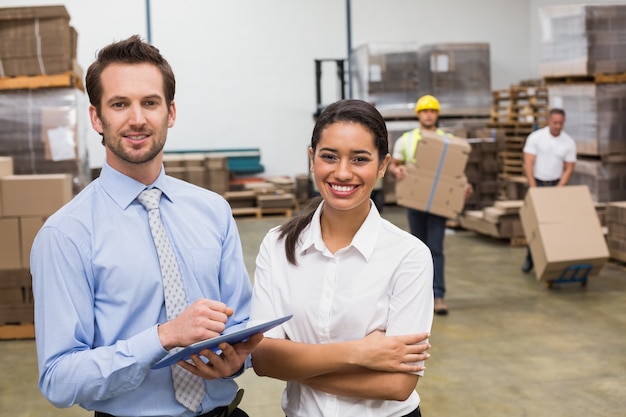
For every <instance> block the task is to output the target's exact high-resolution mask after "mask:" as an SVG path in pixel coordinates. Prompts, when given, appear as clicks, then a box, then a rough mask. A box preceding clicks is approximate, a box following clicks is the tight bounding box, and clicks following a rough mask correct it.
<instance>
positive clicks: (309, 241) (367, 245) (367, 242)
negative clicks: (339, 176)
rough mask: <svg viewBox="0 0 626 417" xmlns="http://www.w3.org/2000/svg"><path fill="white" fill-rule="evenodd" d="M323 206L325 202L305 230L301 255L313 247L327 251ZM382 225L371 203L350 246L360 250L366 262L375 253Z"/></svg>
mask: <svg viewBox="0 0 626 417" xmlns="http://www.w3.org/2000/svg"><path fill="white" fill-rule="evenodd" d="M323 206H324V202H323V201H322V203H321V204H320V205H319V206H318V207H317V209H316V210H315V213H314V214H313V218H312V219H311V223H310V224H309V225H308V226H307V227H306V228H305V229H304V230H303V233H302V246H301V247H300V254H304V252H306V250H307V249H309V248H311V247H312V246H313V247H314V248H315V249H316V250H318V251H320V252H324V250H325V249H326V245H324V241H323V240H322V227H321V225H320V217H321V214H322V210H323ZM382 224H383V221H382V218H381V217H380V213H378V210H377V209H376V206H375V205H374V203H372V202H370V211H369V213H368V215H367V217H366V218H365V221H364V222H363V224H362V225H361V227H360V228H359V230H358V231H357V233H356V234H355V235H354V238H352V243H351V244H350V246H349V247H354V248H355V249H356V250H358V251H359V252H360V253H361V255H363V257H364V258H365V260H366V261H369V259H370V258H371V257H372V255H373V253H374V248H375V247H376V241H377V240H378V235H379V234H380V231H381V229H382Z"/></svg>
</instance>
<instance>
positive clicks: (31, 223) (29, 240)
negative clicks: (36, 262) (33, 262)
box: [20, 216, 46, 269]
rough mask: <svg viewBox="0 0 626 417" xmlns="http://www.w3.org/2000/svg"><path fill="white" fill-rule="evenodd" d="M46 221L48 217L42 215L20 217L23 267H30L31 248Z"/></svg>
mask: <svg viewBox="0 0 626 417" xmlns="http://www.w3.org/2000/svg"><path fill="white" fill-rule="evenodd" d="M45 221H46V218H45V217H42V216H33V217H30V216H25V217H20V246H21V253H22V257H21V259H22V268H23V269H30V250H31V248H32V246H33V241H34V240H35V236H36V235H37V233H38V232H39V229H41V227H42V226H43V224H44V222H45Z"/></svg>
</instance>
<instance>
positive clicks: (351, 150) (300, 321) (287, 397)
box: [250, 100, 433, 417]
mask: <svg viewBox="0 0 626 417" xmlns="http://www.w3.org/2000/svg"><path fill="white" fill-rule="evenodd" d="M309 157H310V164H311V170H312V172H313V178H314V180H315V184H316V186H317V188H318V190H319V191H320V194H321V198H320V199H319V200H317V202H315V203H314V204H312V205H311V207H310V208H309V209H308V210H305V211H304V213H303V214H302V215H301V216H299V217H296V218H294V219H291V220H290V221H288V222H287V223H285V224H284V225H282V226H279V227H277V228H274V229H272V230H270V232H269V233H268V234H267V235H266V236H265V238H264V240H263V242H262V244H261V248H260V252H259V255H258V257H257V265H256V271H255V278H254V293H253V301H252V312H251V316H250V320H251V322H252V323H260V322H263V321H268V320H271V319H274V318H276V317H279V316H283V315H287V314H293V318H292V319H291V320H289V321H288V322H286V323H284V324H283V325H281V326H280V327H277V328H275V329H272V330H270V331H268V332H267V333H265V336H266V337H265V338H264V339H263V340H262V341H261V342H260V343H259V345H258V346H257V348H256V350H255V351H254V352H253V355H252V362H253V366H254V369H255V371H256V372H257V374H259V375H263V376H270V377H273V378H277V379H281V380H284V381H287V388H286V390H285V393H284V396H283V398H284V400H283V410H284V412H285V415H287V416H289V417H295V416H306V415H377V416H392V415H394V416H396V415H400V416H419V415H420V414H419V413H420V412H419V402H420V400H419V395H418V394H417V392H416V391H415V387H416V384H417V381H418V379H419V377H420V376H421V375H423V372H424V369H425V368H424V361H425V360H426V359H427V358H428V357H429V354H428V353H427V352H426V351H427V350H428V349H429V347H430V345H429V343H428V337H429V334H430V329H431V324H432V317H433V310H432V307H433V296H432V289H431V286H432V273H433V266H432V258H431V256H430V252H429V250H428V248H427V247H426V246H425V245H424V244H423V243H422V242H421V241H420V240H418V239H417V238H415V237H414V236H412V235H410V234H409V233H407V232H405V231H403V230H401V229H399V228H398V227H396V226H394V225H392V224H391V223H389V222H388V221H386V220H384V219H382V218H381V217H380V214H379V213H378V211H377V209H376V206H375V205H374V204H373V203H372V201H371V200H370V195H371V192H372V190H373V189H374V187H375V185H376V181H377V180H378V179H379V178H382V176H383V175H384V174H385V170H386V169H387V165H388V164H389V160H390V155H389V149H388V142H387V130H386V127H385V122H384V120H383V118H382V116H381V115H380V113H379V112H378V110H376V109H375V108H374V107H373V106H372V105H370V104H369V103H367V102H365V101H361V100H342V101H339V102H336V103H334V104H331V105H330V106H328V107H327V108H326V109H325V110H324V112H323V113H322V114H321V115H320V117H319V118H318V119H317V122H316V125H315V127H314V129H313V135H312V138H311V146H310V148H309ZM285 358H289V360H288V361H286V360H285Z"/></svg>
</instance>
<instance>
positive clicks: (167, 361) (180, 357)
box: [152, 315, 293, 369]
mask: <svg viewBox="0 0 626 417" xmlns="http://www.w3.org/2000/svg"><path fill="white" fill-rule="evenodd" d="M291 317H293V315H289V316H285V317H281V318H279V319H275V320H271V321H268V322H265V323H261V324H257V325H256V326H251V327H248V328H245V329H242V330H239V331H236V332H233V333H229V334H225V335H222V336H218V337H214V338H213V339H207V340H203V341H201V342H197V343H194V344H192V345H189V346H187V347H186V348H184V349H182V350H179V351H178V352H176V353H174V354H170V355H168V356H166V357H164V358H163V359H161V360H160V361H158V362H157V363H155V364H154V365H152V369H160V368H165V367H166V366H170V365H174V364H175V363H176V362H178V361H186V360H187V359H189V358H190V357H191V355H193V354H196V353H199V352H200V351H201V350H204V349H213V350H217V349H218V348H217V346H218V345H219V344H220V343H224V342H225V343H229V344H231V345H232V344H235V343H238V342H242V341H244V340H246V339H247V338H249V337H250V336H252V335H254V334H257V333H265V332H266V331H268V330H270V329H273V328H274V327H276V326H278V325H279V324H282V323H284V322H286V321H287V320H289V319H290V318H291Z"/></svg>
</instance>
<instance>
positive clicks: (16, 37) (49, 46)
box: [0, 6, 78, 77]
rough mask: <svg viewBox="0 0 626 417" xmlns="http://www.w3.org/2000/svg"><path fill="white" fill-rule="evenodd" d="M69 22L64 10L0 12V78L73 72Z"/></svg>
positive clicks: (74, 39)
mask: <svg viewBox="0 0 626 417" xmlns="http://www.w3.org/2000/svg"><path fill="white" fill-rule="evenodd" d="M69 22H70V15H69V14H68V13H67V10H66V9H65V7H64V6H39V7H9V8H0V64H1V65H0V77H10V76H19V75H45V74H59V73H63V72H67V71H76V70H77V68H78V66H77V64H76V42H77V38H78V34H77V33H76V30H75V29H74V28H73V27H72V26H70V24H69Z"/></svg>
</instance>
